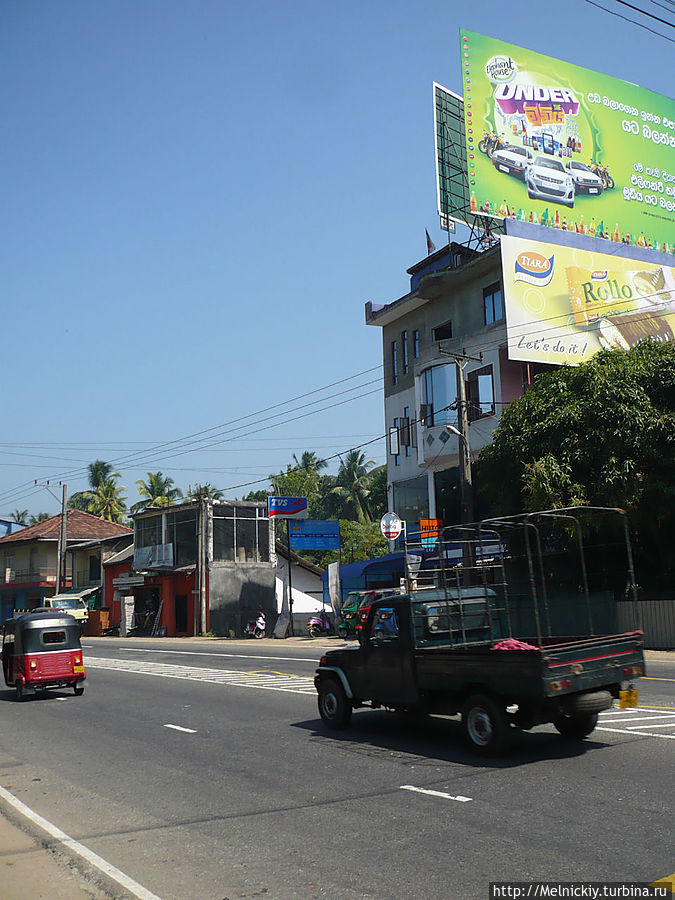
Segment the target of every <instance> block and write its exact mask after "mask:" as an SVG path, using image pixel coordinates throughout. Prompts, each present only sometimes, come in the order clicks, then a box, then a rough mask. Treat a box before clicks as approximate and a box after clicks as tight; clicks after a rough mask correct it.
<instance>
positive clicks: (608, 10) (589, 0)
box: [586, 0, 675, 44]
mask: <svg viewBox="0 0 675 900" xmlns="http://www.w3.org/2000/svg"><path fill="white" fill-rule="evenodd" d="M586 3H590V5H591V6H595V7H597V9H601V10H602V11H603V12H606V13H609V14H610V16H616V17H617V19H623V20H624V22H630V23H631V25H637V26H638V27H639V28H644V30H645V31H649V32H650V33H651V34H655V35H656V36H657V37H661V38H663V39H664V40H666V41H670V43H671V44H675V41H674V40H673V39H672V38H669V37H668V35H666V34H661V32H660V31H654V29H653V28H650V27H649V26H648V25H644V24H643V23H642V22H636V21H635V19H629V18H628V16H622V15H621V13H618V12H615V11H614V10H612V9H607V7H606V6H601V5H600V4H599V3H595V2H594V0H586Z"/></svg>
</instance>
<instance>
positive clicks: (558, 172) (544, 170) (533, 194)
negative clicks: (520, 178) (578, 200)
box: [525, 155, 574, 208]
mask: <svg viewBox="0 0 675 900" xmlns="http://www.w3.org/2000/svg"><path fill="white" fill-rule="evenodd" d="M525 184H526V186H527V194H528V196H529V197H530V199H533V198H534V199H537V200H552V201H553V202H554V203H562V204H563V205H564V206H569V207H570V208H572V207H573V206H574V181H573V179H572V176H571V175H570V174H569V172H568V171H567V169H566V168H565V166H564V165H563V164H562V162H561V161H560V160H559V159H555V158H554V157H551V156H543V155H539V156H535V158H534V160H533V161H532V162H531V163H530V165H529V166H528V167H527V169H526V170H525Z"/></svg>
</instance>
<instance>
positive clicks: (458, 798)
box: [401, 784, 471, 803]
mask: <svg viewBox="0 0 675 900" xmlns="http://www.w3.org/2000/svg"><path fill="white" fill-rule="evenodd" d="M401 790H402V791H414V792H415V793H416V794H428V795H429V796H430V797H441V798H442V799H443V800H456V801H457V803H471V797H462V796H461V794H458V795H457V796H456V797H453V795H452V794H446V793H444V792H443V791H430V790H428V789H427V788H418V787H414V786H413V785H412V784H402V785H401Z"/></svg>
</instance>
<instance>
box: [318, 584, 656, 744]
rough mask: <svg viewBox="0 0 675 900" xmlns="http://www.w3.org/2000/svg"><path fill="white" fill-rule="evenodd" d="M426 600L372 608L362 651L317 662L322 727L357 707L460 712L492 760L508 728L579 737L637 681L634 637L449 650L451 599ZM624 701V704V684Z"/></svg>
mask: <svg viewBox="0 0 675 900" xmlns="http://www.w3.org/2000/svg"><path fill="white" fill-rule="evenodd" d="M479 590H480V589H476V588H469V589H467V590H466V591H465V592H464V593H465V594H466V593H468V592H471V594H472V596H471V598H470V603H471V605H472V607H473V611H472V614H471V615H472V617H473V619H474V621H473V622H471V621H469V622H468V625H469V630H470V631H471V630H473V631H478V630H479V629H480V628H481V625H480V624H479V621H478V620H479V619H480V617H481V613H480V607H481V606H485V607H487V605H488V604H489V602H490V597H489V592H488V595H487V596H485V595H484V596H483V597H482V598H481V597H480V595H479ZM430 593H431V592H424V591H420V592H419V593H411V594H404V595H400V596H397V597H386V598H383V599H381V600H378V601H376V602H375V603H374V604H373V606H372V607H371V610H370V617H369V621H368V623H367V625H366V634H365V636H364V640H363V641H362V643H361V645H360V646H359V647H348V648H345V649H341V650H331V651H329V652H328V653H326V654H325V655H324V656H322V657H321V660H320V663H319V666H318V668H317V671H316V676H315V680H314V683H315V686H316V689H317V692H318V704H319V713H320V715H321V718H322V719H323V721H324V723H325V724H326V725H327V726H328V727H329V728H335V729H339V728H344V727H346V726H347V725H348V724H349V721H350V718H351V714H352V710H353V709H358V708H359V707H364V706H369V707H371V708H373V709H377V708H379V707H384V708H388V709H393V710H399V711H405V712H419V713H429V714H437V715H455V714H457V713H461V716H462V725H463V730H464V733H465V736H466V738H467V739H468V741H469V744H470V745H471V746H472V747H473V749H474V750H476V751H478V752H479V753H482V754H485V755H499V754H501V753H503V752H505V751H506V749H507V747H508V743H509V736H510V732H511V730H512V728H513V727H515V728H517V729H521V730H527V729H530V728H532V727H534V726H535V725H541V724H544V723H547V722H552V723H553V724H554V725H555V727H556V728H557V729H558V731H559V732H560V733H561V734H562V735H563V736H565V737H573V738H582V737H585V736H586V735H588V734H590V733H591V732H592V731H593V729H594V728H595V726H596V723H597V720H598V713H599V712H600V711H601V710H604V709H609V708H610V707H611V706H612V703H613V701H614V699H615V698H619V697H620V695H621V693H622V690H623V689H624V687H625V684H626V683H628V682H633V681H634V679H635V678H637V677H639V676H640V675H643V674H644V655H643V649H642V634H641V633H640V632H634V633H627V634H615V635H604V636H600V637H593V638H584V639H581V640H575V641H568V642H562V643H555V642H552V643H544V645H543V646H540V647H536V646H527V645H525V642H521V641H511V642H509V640H508V639H507V640H506V641H503V642H499V641H498V642H496V646H497V647H499V646H500V644H501V645H502V646H506V647H509V649H495V645H494V644H490V643H489V642H488V643H476V644H475V645H471V644H463V645H462V646H455V642H454V641H453V640H452V635H451V634H450V633H447V634H444V633H443V632H444V629H443V627H442V626H443V625H444V624H447V625H448V626H450V627H449V628H448V629H446V631H447V632H450V630H451V629H452V625H453V621H452V619H453V613H455V614H456V612H457V607H458V605H459V603H460V599H459V598H456V599H453V598H452V597H450V598H449V599H445V598H444V599H439V598H438V597H437V596H436V597H432V596H430ZM465 600H466V598H465ZM455 618H459V616H458V615H457V614H456V615H455ZM444 619H445V620H446V621H445V622H444V621H443V620H444ZM439 620H440V621H439ZM482 627H483V628H484V627H486V626H485V625H483V626H482ZM464 636H465V637H466V636H467V635H466V628H465V634H464ZM518 644H524V646H523V647H518V646H517V645H518ZM525 647H527V649H525ZM624 697H625V699H626V702H631V701H630V700H629V699H628V697H634V692H633V691H632V685H631V689H630V692H627V694H626V695H624Z"/></svg>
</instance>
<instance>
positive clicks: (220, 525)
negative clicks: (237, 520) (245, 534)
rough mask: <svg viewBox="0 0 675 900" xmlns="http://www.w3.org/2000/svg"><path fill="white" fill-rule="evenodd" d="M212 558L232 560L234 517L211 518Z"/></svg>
mask: <svg viewBox="0 0 675 900" xmlns="http://www.w3.org/2000/svg"><path fill="white" fill-rule="evenodd" d="M213 558H214V559H224V560H227V561H228V562H234V519H214V520H213Z"/></svg>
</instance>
